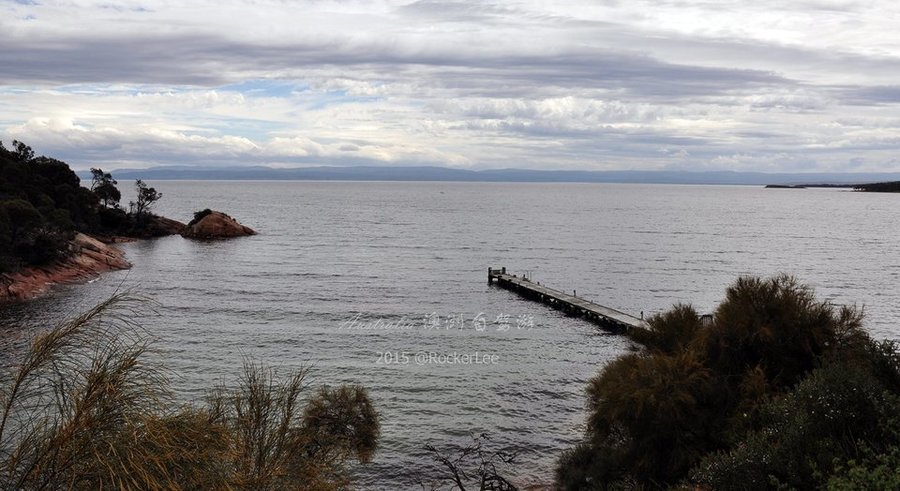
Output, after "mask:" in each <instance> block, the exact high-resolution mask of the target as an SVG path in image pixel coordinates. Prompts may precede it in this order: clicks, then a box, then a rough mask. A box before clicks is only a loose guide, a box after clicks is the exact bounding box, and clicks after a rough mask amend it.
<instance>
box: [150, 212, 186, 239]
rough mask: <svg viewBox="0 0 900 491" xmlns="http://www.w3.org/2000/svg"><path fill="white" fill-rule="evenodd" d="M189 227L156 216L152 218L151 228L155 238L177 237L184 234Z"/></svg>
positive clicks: (176, 221)
mask: <svg viewBox="0 0 900 491" xmlns="http://www.w3.org/2000/svg"><path fill="white" fill-rule="evenodd" d="M185 227H187V225H185V224H183V223H181V222H179V221H178V220H172V219H171V218H166V217H160V216H154V217H153V218H152V223H151V228H152V236H153V237H165V236H167V235H177V234H180V233H181V232H184V229H185Z"/></svg>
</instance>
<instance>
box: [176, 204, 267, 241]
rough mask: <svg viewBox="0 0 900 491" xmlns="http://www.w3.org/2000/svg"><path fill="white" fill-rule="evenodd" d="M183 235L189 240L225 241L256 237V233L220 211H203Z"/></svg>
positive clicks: (186, 228)
mask: <svg viewBox="0 0 900 491" xmlns="http://www.w3.org/2000/svg"><path fill="white" fill-rule="evenodd" d="M181 235H182V236H183V237H186V238H188V239H224V238H228V237H243V236H245V235H256V232H255V231H254V230H253V229H252V228H250V227H247V226H246V225H241V224H240V223H238V221H237V220H235V219H234V218H231V217H230V216H228V215H226V214H224V213H222V212H220V211H212V210H203V211H202V212H199V213H197V214H196V216H195V218H194V219H193V220H191V222H190V223H188V225H187V227H185V229H184V231H182V232H181Z"/></svg>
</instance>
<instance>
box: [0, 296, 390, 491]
mask: <svg viewBox="0 0 900 491" xmlns="http://www.w3.org/2000/svg"><path fill="white" fill-rule="evenodd" d="M142 305H143V302H141V301H140V300H139V299H137V298H135V297H133V296H131V295H128V294H119V295H115V296H113V297H112V298H110V299H108V300H106V301H104V302H102V303H101V304H99V305H97V306H96V307H94V308H92V309H90V310H89V311H87V312H85V313H83V314H81V315H79V316H77V317H75V318H73V319H70V320H68V321H66V322H63V323H62V324H60V325H58V326H56V327H55V328H53V329H50V330H48V331H47V332H44V333H42V334H40V335H38V336H37V337H35V339H34V340H33V341H32V342H31V343H30V345H29V346H28V347H27V348H26V349H24V350H23V352H22V354H21V359H20V362H19V363H16V364H13V365H12V366H11V367H10V368H8V369H6V370H5V371H4V372H3V373H2V374H0V376H2V380H0V387H2V389H0V408H2V409H0V411H2V413H0V487H2V489H254V490H256V489H259V490H266V489H314V490H332V489H343V488H345V487H347V486H348V484H349V478H348V472H347V468H346V466H347V464H348V463H350V462H351V461H354V460H356V461H361V462H365V461H367V460H368V459H370V458H371V456H372V454H373V453H374V451H375V449H376V446H377V441H378V436H379V423H378V414H377V413H376V411H375V410H374V408H373V406H372V404H371V401H370V399H369V397H368V394H367V393H366V391H365V389H363V388H361V387H357V386H341V387H338V388H321V389H319V390H317V391H313V390H311V389H310V388H309V384H308V383H306V376H307V372H306V371H305V370H300V371H299V372H296V373H293V374H291V375H290V376H288V377H285V378H279V377H277V376H276V373H275V372H274V371H273V370H272V369H270V368H266V367H265V366H263V365H261V364H258V363H254V362H252V361H250V360H245V362H244V370H243V374H242V376H241V378H240V380H239V381H238V383H237V384H235V385H234V386H233V387H228V386H221V387H218V388H215V389H214V390H211V391H210V393H209V395H208V397H207V399H206V401H205V402H204V403H203V404H195V405H178V404H175V403H174V401H173V397H172V392H171V388H170V385H169V380H168V378H167V377H166V375H165V373H164V371H163V370H161V369H160V368H159V367H158V366H156V365H154V364H152V363H148V362H147V360H146V358H147V357H146V356H145V355H146V354H147V353H148V351H150V350H151V346H150V345H149V343H148V339H149V338H148V336H147V335H146V333H145V332H143V331H142V330H141V329H140V327H139V326H138V325H137V324H136V323H135V322H134V321H133V320H134V319H137V318H139V317H140V315H141V314H142V312H141V306H142Z"/></svg>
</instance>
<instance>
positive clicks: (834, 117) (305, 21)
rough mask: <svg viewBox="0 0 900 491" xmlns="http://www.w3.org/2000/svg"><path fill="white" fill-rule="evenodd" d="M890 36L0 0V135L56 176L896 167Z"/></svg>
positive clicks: (845, 30)
mask: <svg viewBox="0 0 900 491" xmlns="http://www.w3.org/2000/svg"><path fill="white" fill-rule="evenodd" d="M188 4H189V6H187V5H188ZM898 31H900V2H896V1H894V0H860V1H856V0H756V1H753V2H750V1H745V0H735V1H729V0H716V1H713V0H670V1H643V0H621V1H617V0H607V1H603V0H594V1H579V0H572V1H550V0H548V1H542V0H530V1H524V0H523V1H505V2H491V1H474V0H471V1H468V0H463V1H438V0H424V1H414V2H409V1H394V0H381V1H371V2H364V1H354V0H335V1H287V0H285V1H274V0H216V1H214V2H213V1H209V0H191V1H190V2H184V1H125V2H109V1H108V0H103V1H93V0H69V1H64V2H62V1H60V2H57V1H43V0H16V1H6V0H3V1H0V67H2V68H0V139H2V140H3V141H4V142H6V143H7V144H9V142H10V141H11V140H13V139H19V140H22V141H25V142H26V143H28V144H30V145H31V146H32V147H34V148H35V150H36V151H37V152H38V153H42V154H47V155H50V156H55V157H58V158H61V159H63V160H66V161H67V162H69V163H70V164H72V166H73V167H76V168H86V167H89V166H101V167H103V168H107V169H114V168H123V167H148V166H154V165H174V164H178V165H229V166H231V165H260V164H261V165H275V166H306V165H441V166H450V167H460V168H471V169H485V168H505V167H518V168H533V169H588V170H608V169H641V170H652V169H690V170H705V169H716V170H722V169H730V170H754V171H767V172H768V171H773V172H774V171H891V170H900V151H898V149H900V32H898Z"/></svg>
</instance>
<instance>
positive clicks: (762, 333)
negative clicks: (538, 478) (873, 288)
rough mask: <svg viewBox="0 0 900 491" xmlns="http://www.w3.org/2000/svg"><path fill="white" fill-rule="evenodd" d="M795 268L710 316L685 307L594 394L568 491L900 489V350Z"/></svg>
mask: <svg viewBox="0 0 900 491" xmlns="http://www.w3.org/2000/svg"><path fill="white" fill-rule="evenodd" d="M862 318H863V315H862V312H861V311H860V310H857V309H855V308H852V307H841V308H836V307H834V306H832V305H831V304H829V303H827V302H822V301H817V300H816V299H815V295H814V293H813V291H812V290H811V289H809V288H807V287H805V286H803V285H801V284H799V283H798V282H797V281H795V280H794V279H793V278H790V277H787V276H779V277H776V278H771V279H767V280H762V279H758V278H741V279H739V280H737V282H735V283H734V284H733V285H732V286H731V287H729V288H728V289H727V292H726V298H725V300H724V301H723V302H722V303H721V304H720V305H719V307H718V309H717V310H716V312H715V316H714V318H713V320H712V322H709V323H703V322H701V318H700V316H699V315H698V313H697V312H696V311H695V310H694V309H693V308H691V307H690V306H685V305H679V306H675V307H674V308H673V309H672V310H670V311H668V312H666V313H663V314H660V315H657V316H655V317H653V318H651V319H649V326H648V328H647V329H640V330H636V331H634V332H632V333H631V337H632V339H633V340H634V341H636V342H637V343H639V344H640V345H642V348H641V349H640V350H638V351H637V352H634V353H630V354H627V355H625V356H622V357H620V358H619V359H617V360H615V361H614V362H612V363H610V364H608V365H607V366H605V367H604V368H603V369H602V370H601V371H600V373H599V374H598V375H597V376H596V377H594V378H593V379H592V380H591V382H590V384H589V386H588V389H587V392H588V406H589V411H590V415H589V419H588V429H587V433H586V435H585V439H584V441H583V443H581V444H580V445H579V446H578V447H576V448H574V449H572V450H570V451H568V452H567V453H566V454H565V455H564V456H563V457H562V458H561V460H560V462H559V465H558V468H557V484H558V486H559V487H560V488H562V489H610V488H639V489H657V488H669V487H684V488H699V489H770V488H781V489H809V488H823V487H827V488H830V489H858V488H869V489H898V488H900V353H898V349H897V345H896V344H894V343H893V342H890V341H875V340H873V339H871V338H870V337H869V336H868V335H867V334H866V332H865V331H863V329H862Z"/></svg>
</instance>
